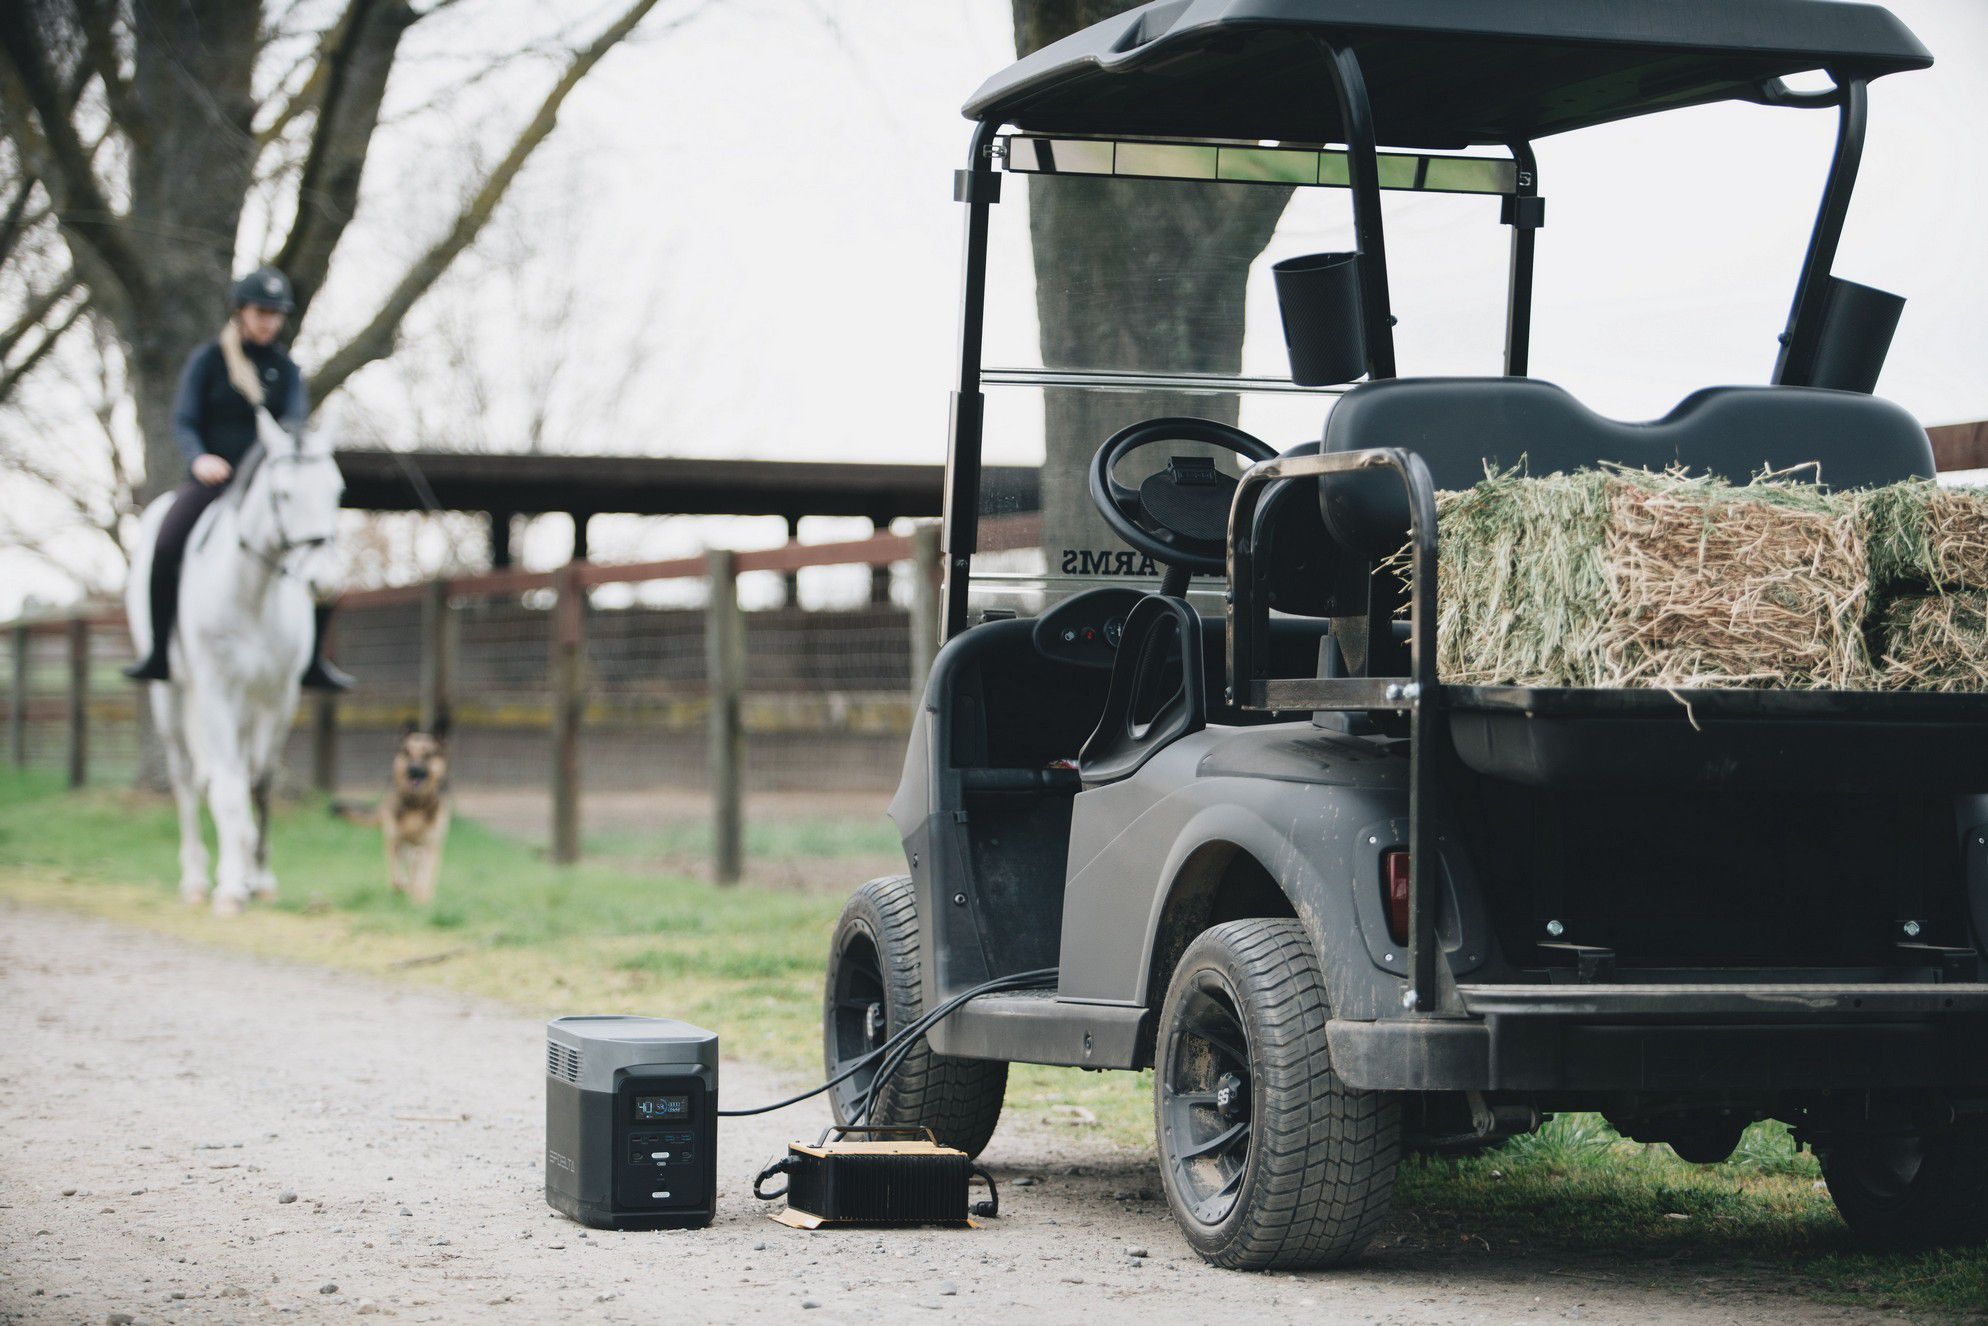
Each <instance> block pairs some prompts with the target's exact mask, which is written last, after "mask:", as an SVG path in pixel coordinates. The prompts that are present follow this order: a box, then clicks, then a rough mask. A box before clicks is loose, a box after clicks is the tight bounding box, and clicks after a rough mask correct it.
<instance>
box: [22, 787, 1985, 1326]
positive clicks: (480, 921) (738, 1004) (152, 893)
mask: <svg viewBox="0 0 1988 1326" xmlns="http://www.w3.org/2000/svg"><path fill="white" fill-rule="evenodd" d="M591 846H592V847H593V848H594V849H595V854H594V856H593V857H592V858H591V859H590V860H589V862H588V864H585V865H581V866H577V867H571V868H560V867H555V866H553V865H551V864H550V863H548V862H547V861H546V860H545V859H544V858H543V856H542V855H541V854H540V853H539V851H538V850H537V849H535V848H533V847H530V846H528V845H524V844H521V843H519V842H518V841H516V840H514V839H511V838H507V837H505V836H503V835H501V834H498V833H496V832H493V831H492V830H491V829H489V828H488V827H486V826H484V825H481V824H478V823H475V822H472V821H465V820H461V819H458V821H457V823H456V826H455V830H454V832H453V833H452V835H451V837H450V841H449V857H448V865H447V871H446V883H445V886H444V890H443V895H442V899H441V901H439V902H438V903H437V904H436V905H435V906H434V907H433V908H432V909H430V910H427V911H423V910H421V909H418V908H415V907H412V906H410V905H408V904H407V903H406V902H405V901H404V900H402V899H400V898H398V897H396V896H394V895H393V894H392V893H391V892H390V891H389V890H388V889H387V888H386V886H385V884H384V882H383V880H382V867H381V863H380V852H379V837H378V833H377V831H376V830H373V829H371V828H370V827H368V826H363V825H355V824H351V823H347V822H345V821H342V820H338V819H335V818H334V817H332V816H331V815H329V814H328V813H327V811H326V808H325V806H324V804H323V803H321V802H317V801H306V802H304V803H301V804H299V805H297V806H295V807H292V808H290V809H288V810H286V811H285V812H284V813H283V814H282V817H281V822H280V824H279V826H278V831H277V834H276V838H275V847H274V865H275V868H276V870H277V873H278V876H279V877H280V878H281V880H282V883H283V892H282V897H281V898H280V899H279V900H278V901H277V902H276V903H275V904H273V905H270V906H258V907H255V908H252V909H251V911H250V913H249V914H248V915H247V916H245V917H242V918H240V919H238V920H235V921H231V922H225V923H223V922H217V921H216V920H214V919H213V918H212V917H211V916H209V915H208V914H207V913H206V912H205V911H204V910H197V909H188V908H185V907H182V906H181V905H180V904H179V903H178V901H177V899H176V897H175V895H174V872H175V861H176V844H175V838H174V830H173V826H172V817H171V815H170V813H169V808H168V807H167V806H166V804H165V803H164V802H163V801H161V800H160V799H158V798H154V797H150V796H143V795H139V794H136V793H130V792H117V791H105V790H95V791H90V792H85V793H80V794H74V795H71V794H67V793H63V792H61V791H60V790H58V787H57V785H56V783H55V781H54V780H52V779H50V778H47V777H43V776H38V775H21V774H16V773H11V772H0V893H4V894H5V895H6V896H9V897H12V898H15V899H18V900H21V901H23V902H30V903H36V904H41V905H50V906H60V907H65V908H69V909H72V910H77V911H83V912H88V913H92V914H96V915H102V916H107V917H112V918H115V919H117V920H120V921H125V922H129V923H135V924H139V925H143V926H147V927H150V928H152V929H156V930H162V931H166V932H168V933H172V934H176V935H181V936H185V937H187V938H189V939H194V940H197V941H199V942H202V943H213V944H220V945H224V946H226V947H230V948H236V949H244V950H249V951H253V952H258V953H264V954H268V955H272V956H280V957H285V958H294V959H301V960H305V961H314V962H321V963H327V964H334V965H337V966H341V967H346V968H351V969H357V970H362V971H371V972H375V973H378V974H380V975H383V976H386V977H389V978H391V979H396V980H403V981H413V982H420V983H424V984H433V985H440V986H445V987H447V988H450V989H455V990H461V991H464V992H468V993H473V994H479V995H485V996H490V997H494V998H497V999H501V1000H504V1001H506V1002H508V1003H510V1004H512V1005H514V1006H516V1007H519V1008H521V1009H522V1010H524V1011H526V1012H529V1013H533V1014H537V1015H552V1014H555V1013H559V1012H569V1011H573V1010H576V1009H585V1010H588V1011H626V1012H662V1011H667V1012H669V1013H670V1014H672V1015H674V1016H680V1017H684V1018H687V1019H689V1020H691V1021H695V1022H700V1023H703V1024H705V1025H709V1026H716V1027H720V1028H722V1029H723V1031H724V1034H725V1038H726V1045H727V1050H728V1052H730V1053H733V1054H737V1055H741V1056H744V1057H747V1058H751V1059H755V1060H758V1061H760V1062H763V1063H767V1064H770V1065H772V1066H775V1067H778V1068H781V1069H784V1070H787V1071H789V1072H791V1073H793V1074H794V1075H795V1077H796V1080H797V1082H798V1081H801V1080H804V1079H805V1078H806V1077H807V1076H808V1075H809V1074H811V1073H812V1072H814V1071H815V1070H816V1069H817V1067H818V1064H819V1054H820V1049H819V1039H818V1037H819V1030H818V1019H819V1000H820V989H821V964H822V959H823V955H824V953H825V951H826V945H827V937H828V931H829V927H830V926H831V925H832V923H833V921H834V918H835V913H836V911H837V909H838V907H839V905H840V900H839V899H838V898H834V897H826V896H817V895H812V894H805V893H801V894H797V893H793V892H783V891H775V890H772V889H767V888H763V887H755V886H753V885H752V884H750V883H748V884H747V885H746V886H743V887H739V888H734V889H719V888H715V887H713V886H712V885H710V884H708V883H704V882H702V881H700V880H697V879H695V878H692V877H690V876H689V875H688V874H685V873H682V872H676V873H668V872H658V870H657V869H656V868H655V867H654V865H653V862H654V861H655V860H656V859H657V858H658V857H674V856H677V855H679V854H680V853H681V852H682V851H684V850H686V844H685V843H678V842H676V841H674V840H673V839H672V840H671V841H667V842H661V843H659V842H655V841H651V840H649V839H647V838H645V837H643V836H640V835H625V834H624V835H616V836H614V837H612V838H605V837H604V838H602V839H600V840H598V841H596V842H595V843H593V844H591ZM751 846H752V849H753V851H754V852H755V853H756V854H757V855H758V857H759V858H761V859H762V860H766V861H769V862H771V863H775V864H777V863H779V862H780V861H782V860H783V859H785V860H793V859H798V858H821V857H825V856H826V857H835V856H842V855H848V856H852V857H872V856H874V855H875V854H876V853H877V852H878V850H879V849H880V848H883V849H887V848H888V847H889V846H890V844H889V842H888V836H887V830H878V829H873V828H870V827H867V826H863V827H854V828H852V827H850V826H849V825H847V824H846V823H843V822H840V821H809V820H792V821H787V822H783V823H778V824H766V825H763V826H755V828H754V829H753V832H752V837H751ZM1150 1091H1151V1081H1150V1076H1149V1075H1147V1074H1139V1075H1137V1076H1133V1075H1127V1074H1087V1073H1081V1072H1078V1071H1076V1070H1055V1069H1039V1068H1027V1069H1021V1070H1018V1071H1017V1072H1016V1074H1015V1078H1014V1083H1013V1085H1012V1086H1011V1088H1010V1092H1009V1108H1010V1110H1011V1111H1013V1112H1015V1113H1016V1114H1019V1115H1020V1116H1021V1117H1022V1118H1023V1119H1024V1120H1031V1119H1032V1120H1035V1121H1037V1122H1038V1123H1039V1124H1040V1125H1041V1126H1045V1127H1046V1126H1049V1123H1048V1121H1049V1120H1051V1119H1052V1117H1054V1118H1056V1119H1058V1120H1067V1119H1068V1118H1070V1117H1072V1116H1073V1115H1077V1116H1078V1117H1082V1115H1081V1112H1084V1111H1087V1112H1088V1114H1089V1115H1090V1116H1093V1117H1095V1119H1096V1123H1095V1125H1094V1126H1092V1127H1091V1128H1090V1129H1089V1133H1090V1135H1091V1136H1093V1137H1095V1139H1096V1143H1097V1145H1098V1146H1099V1147H1100V1148H1101V1149H1102V1148H1123V1149H1132V1148H1146V1147H1148V1146H1150V1136H1151V1122H1150V1120H1151V1115H1150V1110H1151V1105H1150ZM1070 1107H1077V1108H1076V1110H1072V1109H1071V1108H1070ZM1385 1241H1386V1242H1388V1243H1391V1244H1403V1245H1407V1246H1408V1247H1411V1248H1416V1249H1420V1250H1424V1251H1425V1252H1426V1253H1428V1254H1435V1255H1442V1256H1445V1257H1451V1258H1459V1259H1463V1260H1465V1261H1468V1260H1469V1259H1470V1258H1473V1257H1484V1256H1489V1257H1492V1258H1494V1259H1496V1260H1499V1261H1503V1260H1506V1259H1508V1258H1511V1257H1514V1256H1524V1257H1529V1258H1530V1257H1535V1256H1537V1257H1542V1258H1543V1257H1547V1256H1551V1257H1552V1258H1554V1259H1556V1260H1555V1263H1554V1264H1555V1265H1556V1266H1559V1265H1563V1264H1564V1265H1571V1266H1578V1265H1580V1264H1581V1263H1582V1262H1584V1261H1586V1262H1590V1263H1592V1262H1596V1261H1603V1260H1605V1261H1606V1262H1607V1263H1608V1264H1609V1265H1610V1266H1611V1267H1616V1268H1620V1267H1622V1266H1625V1265H1627V1266H1631V1267H1634V1268H1639V1269H1647V1271H1648V1272H1649V1274H1650V1275H1651V1276H1652V1277H1653V1278H1659V1279H1666V1280H1674V1281H1680V1282H1682V1281H1691V1280H1714V1281H1716V1280H1720V1279H1726V1278H1734V1277H1737V1278H1743V1279H1749V1280H1753V1279H1758V1278H1760V1277H1762V1276H1767V1277H1775V1278H1779V1277H1783V1276H1788V1275H1792V1276H1794V1277H1796V1278H1797V1281H1798V1283H1800V1284H1801V1285H1802V1286H1803V1287H1805V1288H1807V1289H1809V1290H1811V1291H1812V1292H1814V1293H1815V1294H1817V1295H1819V1296H1822V1297H1826V1298H1844V1299H1849V1298H1854V1299H1856V1300H1857V1301H1859V1302H1863V1303H1868V1304H1886V1305H1891V1306H1896V1307H1900V1308H1904V1309H1908V1310H1913V1311H1916V1312H1919V1313H1924V1314H1928V1315H1931V1316H1938V1317H1944V1318H1953V1317H1959V1316H1966V1315H1968V1314H1976V1315H1977V1316H1979V1318H1980V1319H1981V1320H1983V1321H1988V1312H1984V1310H1988V1252H1981V1251H1974V1252H1966V1253H1944V1254H1926V1255H1921V1256H1913V1257H1879V1256H1872V1255H1868V1254H1863V1253H1859V1252H1856V1251H1855V1250H1854V1249H1853V1248H1852V1247H1851V1246H1850V1244H1849V1242H1848V1240H1847V1238H1846V1237H1845V1235H1844V1233H1843V1230H1842V1227H1841V1225H1840V1223H1839V1222H1838V1221H1837V1219H1836V1216H1835V1214H1834V1212H1833V1210H1832V1208H1831V1207H1830V1204H1829V1200H1828V1198H1827V1196H1826V1195H1825V1194H1823V1193H1822V1192H1821V1191H1820V1185H1819V1183H1818V1175H1817V1172H1816V1169H1815V1166H1814V1163H1813V1161H1812V1160H1811V1159H1810V1158H1809V1157H1807V1156H1806V1155H1802V1154H1798V1153H1797V1152H1796V1151H1795V1150H1794V1148H1793V1146H1792V1145H1791V1144H1790V1142H1789V1140H1788V1138H1787V1136H1786V1134H1785V1132H1784V1131H1783V1130H1781V1129H1779V1128H1778V1127H1777V1126H1773V1125H1764V1126H1761V1127H1757V1128H1755V1129H1754V1130H1753V1131H1752V1132H1750V1133H1749V1134H1748V1136H1747V1139H1746V1141H1745V1143H1744V1145H1743V1146H1742V1147H1741V1150H1740V1151H1739V1153H1737V1154H1736V1155H1735V1156H1734V1158H1733V1159H1732V1160H1730V1161H1728V1162H1727V1163H1725V1164H1722V1165H1716V1166H1704V1167H1701V1166H1692V1165H1686V1164H1684V1163H1682V1162H1680V1161H1678V1160H1677V1159H1676V1158H1675V1157H1673V1156H1672V1155H1671V1154H1670V1151H1669V1150H1668V1148H1664V1147H1649V1146H1642V1145H1639V1144H1636V1143H1631V1142H1626V1141H1624V1140H1622V1139H1621V1138H1620V1137H1618V1136H1616V1135H1615V1134H1614V1133H1613V1132H1612V1131H1610V1130H1609V1129H1608V1128H1607V1126H1606V1125H1605V1124H1603V1123H1601V1121H1600V1120H1598V1119H1595V1118H1593V1117H1591V1116H1567V1117H1563V1118H1560V1119H1556V1120H1554V1121H1552V1122H1551V1123H1549V1124H1548V1125H1547V1127H1546V1128H1545V1129H1543V1130H1542V1131H1541V1132H1540V1133H1539V1134H1537V1135H1535V1136H1533V1137H1528V1138H1522V1139H1519V1140H1518V1141H1515V1142H1513V1143H1511V1144H1509V1145H1508V1146H1506V1147H1504V1148H1502V1149H1501V1150H1499V1151H1497V1152H1494V1153H1491V1154H1489V1155H1486V1156H1482V1157H1477V1158H1473V1159H1470V1160H1465V1161H1462V1162H1457V1163H1449V1162H1443V1161H1419V1160H1418V1161H1412V1162H1410V1163H1409V1164H1408V1165H1406V1166H1405V1167H1404V1169H1403V1173H1402V1184H1401V1198H1400V1203H1399V1212H1398V1215H1397V1219H1396V1221H1395V1224H1394V1227H1393V1228H1392V1230H1391V1231H1390V1233H1389V1235H1388V1236H1387V1240H1385Z"/></svg>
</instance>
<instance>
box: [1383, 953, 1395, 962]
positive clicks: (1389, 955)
mask: <svg viewBox="0 0 1988 1326" xmlns="http://www.w3.org/2000/svg"><path fill="white" fill-rule="evenodd" d="M1381 961H1382V962H1393V961H1394V954H1392V953H1383V954H1381Z"/></svg>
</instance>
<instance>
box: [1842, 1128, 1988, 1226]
mask: <svg viewBox="0 0 1988 1326" xmlns="http://www.w3.org/2000/svg"><path fill="white" fill-rule="evenodd" d="M1822 1177H1823V1179H1824V1181H1826V1182H1827V1183H1828V1184H1829V1197H1830V1200H1831V1201H1833V1202H1835V1203H1836V1209H1837V1211H1838V1212H1839V1213H1840V1214H1841V1215H1842V1217H1843V1220H1844V1223H1845V1224H1847V1225H1849V1226H1850V1230H1851V1232H1852V1233H1853V1234H1855V1235H1856V1236H1857V1238H1858V1240H1859V1241H1860V1242H1863V1243H1866V1244H1869V1245H1870V1246H1872V1247H1877V1248H1887V1249H1913V1248H1939V1247H1969V1246H1974V1245H1978V1244H1981V1243H1988V1127H1984V1126H1981V1125H1978V1124H1977V1125H1976V1126H1974V1127H1970V1128H1956V1129H1950V1130H1948V1131H1946V1132H1943V1133H1938V1134H1935V1135H1933V1136H1930V1137H1863V1138H1852V1139H1847V1140H1843V1141H1839V1142H1837V1143H1835V1144H1834V1145H1832V1146H1831V1147H1829V1149H1828V1150H1827V1151H1825V1152H1824V1153H1823V1155H1822Z"/></svg>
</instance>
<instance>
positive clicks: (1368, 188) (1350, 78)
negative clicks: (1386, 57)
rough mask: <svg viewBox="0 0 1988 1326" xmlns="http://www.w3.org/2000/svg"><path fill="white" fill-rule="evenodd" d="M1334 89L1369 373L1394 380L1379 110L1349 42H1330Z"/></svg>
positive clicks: (1375, 376)
mask: <svg viewBox="0 0 1988 1326" xmlns="http://www.w3.org/2000/svg"><path fill="white" fill-rule="evenodd" d="M1323 44H1324V46H1325V50H1326V54H1327V56H1328V57H1329V58H1328V59H1327V61H1326V67H1327V68H1328V69H1329V70H1330V71H1331V75H1332V93H1333V96H1334V97H1335V98H1336V99H1337V100H1338V102H1339V124H1340V128H1341V129H1342V130H1343V131H1344V136H1345V139H1346V180H1347V184H1348V186H1349V187H1350V188H1351V189H1352V191H1353V241H1354V247H1355V248H1357V249H1358V250H1359V251H1360V306H1361V311H1362V313H1363V314H1364V315H1365V322H1366V332H1367V376H1368V377H1370V378H1373V379H1375V380H1379V379H1381V378H1391V377H1393V376H1394V375H1395V366H1394V313H1393V310H1392V309H1391V308H1390V306H1389V298H1388V285H1387V236H1386V234H1385V233H1384V227H1383V225H1382V221H1381V178H1380V166H1379V163H1378V160H1377V154H1376V151H1375V146H1374V108H1373V102H1372V101H1371V99H1370V98H1369V97H1368V96H1367V76H1366V75H1365V74H1364V73H1362V72H1361V70H1360V57H1359V56H1358V55H1355V54H1354V53H1353V48H1352V47H1350V46H1344V45H1340V44H1338V43H1335V42H1330V41H1328V42H1325V43H1323Z"/></svg>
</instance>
